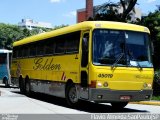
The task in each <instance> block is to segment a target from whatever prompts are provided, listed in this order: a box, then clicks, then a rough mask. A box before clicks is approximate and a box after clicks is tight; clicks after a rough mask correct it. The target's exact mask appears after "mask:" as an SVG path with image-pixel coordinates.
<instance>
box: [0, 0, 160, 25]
mask: <svg viewBox="0 0 160 120" xmlns="http://www.w3.org/2000/svg"><path fill="white" fill-rule="evenodd" d="M85 1H86V0H0V23H6V24H15V25H16V24H18V22H21V20H22V19H33V20H34V21H37V22H49V23H51V24H52V25H53V26H58V25H62V24H64V25H72V24H76V11H77V9H81V8H85ZM108 1H110V2H119V0H94V5H101V4H103V3H105V2H108ZM156 5H160V0H138V4H137V5H136V6H137V7H138V8H140V9H141V11H142V12H143V13H145V14H147V13H149V12H154V11H155V10H156V9H157V7H156Z"/></svg>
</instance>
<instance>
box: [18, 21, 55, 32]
mask: <svg viewBox="0 0 160 120" xmlns="http://www.w3.org/2000/svg"><path fill="white" fill-rule="evenodd" d="M18 26H20V27H23V28H27V29H29V30H32V29H34V28H48V29H51V28H53V27H52V24H51V23H47V22H36V21H33V20H32V19H22V21H21V22H19V23H18Z"/></svg>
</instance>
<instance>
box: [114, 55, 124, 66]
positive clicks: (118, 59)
mask: <svg viewBox="0 0 160 120" xmlns="http://www.w3.org/2000/svg"><path fill="white" fill-rule="evenodd" d="M123 56H124V53H121V54H120V55H119V56H118V58H117V59H116V61H115V63H113V65H112V66H111V68H112V69H113V68H115V67H116V65H117V64H118V62H119V61H120V60H121V59H122V57H123Z"/></svg>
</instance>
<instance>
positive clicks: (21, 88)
mask: <svg viewBox="0 0 160 120" xmlns="http://www.w3.org/2000/svg"><path fill="white" fill-rule="evenodd" d="M19 88H20V92H21V93H22V94H25V81H24V79H23V78H21V77H20V78H19Z"/></svg>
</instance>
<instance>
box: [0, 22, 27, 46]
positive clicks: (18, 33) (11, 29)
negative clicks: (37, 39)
mask: <svg viewBox="0 0 160 120" xmlns="http://www.w3.org/2000/svg"><path fill="white" fill-rule="evenodd" d="M29 35H30V32H29V31H28V30H27V29H24V30H22V29H20V28H19V27H18V26H16V25H9V24H3V23H0V48H6V49H12V43H13V42H14V41H16V40H18V39H22V38H24V37H26V36H29Z"/></svg>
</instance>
